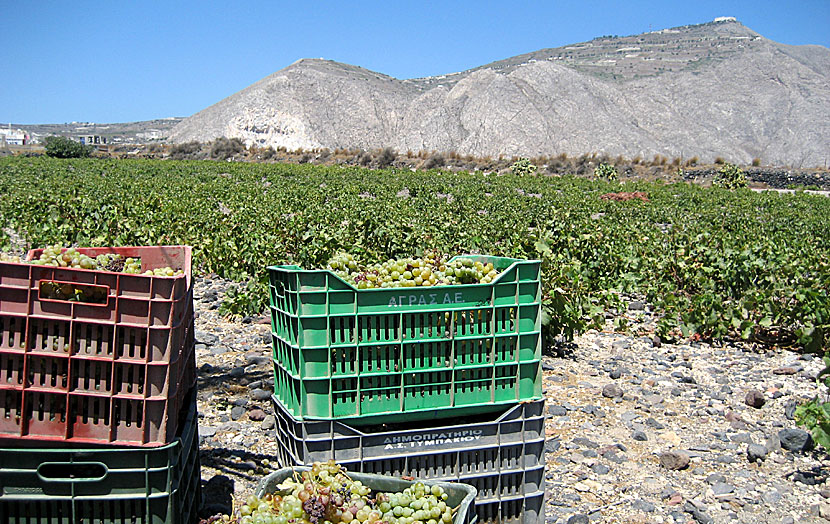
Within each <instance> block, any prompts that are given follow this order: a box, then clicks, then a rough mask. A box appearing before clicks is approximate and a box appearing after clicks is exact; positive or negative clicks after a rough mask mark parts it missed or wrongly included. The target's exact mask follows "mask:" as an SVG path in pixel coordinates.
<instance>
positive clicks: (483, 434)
mask: <svg viewBox="0 0 830 524" xmlns="http://www.w3.org/2000/svg"><path fill="white" fill-rule="evenodd" d="M272 404H273V405H274V412H275V415H276V436H277V442H278V444H279V454H278V457H277V459H278V462H279V464H280V466H282V467H289V466H298V465H308V464H311V463H313V462H322V461H327V460H330V459H334V460H335V461H337V462H338V463H339V464H342V465H343V466H345V467H346V468H347V469H349V470H350V471H355V472H361V473H376V474H382V475H393V476H399V477H400V476H403V477H414V478H420V479H423V480H441V481H456V482H463V483H465V484H470V485H472V486H474V487H475V488H476V489H477V490H478V496H477V497H476V514H477V515H478V520H479V522H493V523H496V522H499V523H520V524H536V523H537V522H542V521H543V520H544V511H543V501H544V491H545V485H544V481H545V463H544V443H545V434H544V428H545V415H544V400H538V401H532V402H527V403H522V404H517V405H515V406H513V407H511V408H509V409H506V410H504V411H501V412H499V413H490V414H484V415H481V416H478V417H467V418H465V419H461V418H458V419H455V424H454V425H446V426H427V425H425V424H424V423H423V422H420V423H417V424H409V425H404V424H386V425H381V426H374V427H365V426H361V427H360V428H354V427H352V426H349V425H347V424H344V423H342V422H338V421H300V420H297V419H295V418H294V417H293V416H292V415H291V414H290V413H288V412H287V411H286V410H285V409H283V408H282V406H281V404H280V403H279V402H276V401H274V402H273V403H272ZM479 507H481V508H482V511H481V512H479V510H478V508H479Z"/></svg>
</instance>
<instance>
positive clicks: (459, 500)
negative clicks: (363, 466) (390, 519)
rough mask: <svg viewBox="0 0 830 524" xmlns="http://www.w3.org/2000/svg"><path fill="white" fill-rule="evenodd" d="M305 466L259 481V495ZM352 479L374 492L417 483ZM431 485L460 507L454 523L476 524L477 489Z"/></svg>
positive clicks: (353, 475)
mask: <svg viewBox="0 0 830 524" xmlns="http://www.w3.org/2000/svg"><path fill="white" fill-rule="evenodd" d="M308 469H309V468H307V467H305V466H294V467H286V468H282V469H280V470H277V471H275V472H273V473H271V474H270V475H268V476H267V477H265V478H263V479H262V480H260V481H259V484H258V485H257V488H256V494H257V496H258V497H262V496H263V495H265V494H266V493H274V492H275V491H276V490H277V486H278V485H279V484H280V483H281V482H282V481H283V480H285V479H287V478H288V477H289V476H291V475H292V474H294V472H295V471H306V470H308ZM349 476H350V477H351V478H352V480H356V481H357V480H359V481H360V482H362V483H363V485H364V486H367V487H368V488H369V489H371V490H372V491H374V492H378V491H383V492H398V491H403V490H405V489H406V488H408V487H410V486H411V485H412V484H414V483H415V481H414V480H411V479H401V478H395V477H394V476H391V475H373V474H369V473H351V474H350V475H349ZM430 485H438V486H441V487H442V488H443V489H444V491H445V492H446V493H447V504H448V505H449V506H451V507H454V508H458V510H457V511H456V513H455V518H454V519H453V524H476V513H475V508H474V506H473V501H474V500H475V498H476V490H475V488H473V487H472V486H470V485H467V484H462V483H452V484H450V483H448V482H431V483H430Z"/></svg>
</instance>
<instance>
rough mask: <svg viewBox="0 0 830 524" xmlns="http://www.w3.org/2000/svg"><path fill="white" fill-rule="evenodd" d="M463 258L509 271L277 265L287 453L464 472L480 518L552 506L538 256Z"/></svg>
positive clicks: (298, 458)
mask: <svg viewBox="0 0 830 524" xmlns="http://www.w3.org/2000/svg"><path fill="white" fill-rule="evenodd" d="M464 258H471V259H473V260H474V261H481V262H482V263H484V264H486V263H488V262H491V263H493V265H494V266H495V268H496V269H497V270H499V272H500V274H499V276H498V277H497V278H496V279H495V280H494V281H493V282H492V283H491V284H476V285H463V286H440V287H434V288H433V287H417V288H390V289H372V290H360V291H358V290H356V289H355V288H354V287H352V286H351V285H349V284H348V283H346V282H345V281H343V280H342V279H340V278H339V277H338V276H336V275H335V274H334V273H332V272H330V271H327V270H320V271H304V270H302V269H300V268H299V267H296V266H272V267H269V268H268V269H269V277H270V305H271V308H270V309H271V321H272V341H273V361H274V395H273V404H274V409H275V415H276V418H277V429H276V431H277V437H278V441H279V444H280V450H281V452H280V457H279V458H280V461H281V465H283V466H293V465H302V464H309V463H311V462H314V461H318V460H328V459H335V460H337V461H338V462H340V463H342V464H344V465H346V466H347V467H349V468H350V469H353V470H357V471H361V472H366V473H383V474H395V475H401V476H411V477H420V478H423V479H432V480H455V481H462V482H464V483H467V484H472V485H473V486H476V487H477V488H478V490H479V496H478V498H477V499H476V513H477V515H478V519H479V521H483V522H490V521H492V522H497V521H498V522H521V523H525V524H531V523H535V522H540V521H541V520H543V519H544V514H543V511H542V508H543V501H544V484H543V479H544V463H543V461H542V457H543V455H542V450H543V445H544V416H543V406H544V400H543V399H542V391H541V367H540V361H541V331H540V328H541V312H540V300H541V290H540V281H539V262H538V261H525V260H516V259H509V258H502V257H486V256H476V255H468V256H465V257H464Z"/></svg>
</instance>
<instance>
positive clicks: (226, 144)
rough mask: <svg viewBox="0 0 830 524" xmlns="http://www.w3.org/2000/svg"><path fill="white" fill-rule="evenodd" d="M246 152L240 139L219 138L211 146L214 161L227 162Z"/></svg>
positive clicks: (211, 156) (211, 155)
mask: <svg viewBox="0 0 830 524" xmlns="http://www.w3.org/2000/svg"><path fill="white" fill-rule="evenodd" d="M243 151H245V144H243V143H242V140H240V139H238V138H225V137H223V136H222V137H219V138H217V139H216V140H214V141H213V144H211V146H210V158H212V159H214V160H227V159H228V158H231V157H233V156H238V155H240V154H241V153H242V152H243Z"/></svg>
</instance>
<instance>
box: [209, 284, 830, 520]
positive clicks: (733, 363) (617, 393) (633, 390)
mask: <svg viewBox="0 0 830 524" xmlns="http://www.w3.org/2000/svg"><path fill="white" fill-rule="evenodd" d="M227 286H228V284H227V282H225V281H222V280H220V279H211V278H205V279H197V281H196V287H195V296H194V300H195V306H196V308H195V310H196V327H197V332H196V338H197V341H198V344H197V346H196V358H197V366H199V381H198V386H199V396H198V408H199V435H200V446H201V448H200V456H201V462H202V479H203V495H204V499H205V503H204V505H203V508H202V512H201V514H202V516H208V515H211V514H214V513H217V512H227V511H229V510H230V505H231V494H233V497H234V498H236V499H237V500H240V499H242V498H244V497H245V496H247V495H248V494H250V493H252V492H253V490H254V488H255V486H256V483H257V481H258V480H259V479H260V478H261V477H262V476H263V475H265V474H267V473H268V472H270V471H271V470H272V469H273V467H274V466H272V465H273V464H274V463H275V462H276V461H275V454H276V444H275V442H274V431H273V426H274V417H273V415H272V414H271V406H270V400H269V395H270V392H271V391H272V387H273V378H272V374H271V368H270V360H269V359H270V343H269V338H268V333H269V331H270V322H269V320H268V319H267V318H245V319H242V320H241V321H227V320H226V319H223V318H222V317H221V316H220V315H219V314H218V313H217V307H218V305H219V304H220V303H221V300H222V297H223V295H224V292H225V290H226V289H227ZM626 317H628V318H629V319H630V323H631V326H632V327H631V330H630V334H619V333H613V332H611V329H610V322H611V319H609V329H608V330H604V331H602V332H597V331H591V332H588V333H586V334H584V335H582V336H580V337H578V338H577V339H576V340H575V341H574V344H573V345H571V346H570V347H569V348H568V350H567V351H566V352H565V354H564V355H559V356H545V357H544V360H543V369H544V379H543V380H544V384H543V387H544V391H545V396H546V399H547V404H546V412H547V414H548V418H547V420H546V427H545V431H546V439H547V440H546V444H545V452H546V453H545V454H546V463H547V469H546V491H547V494H546V522H547V523H550V524H553V523H562V524H565V523H567V524H576V523H587V522H625V523H652V522H654V523H694V522H699V523H716V522H740V523H775V524H782V523H812V522H817V523H818V522H825V521H826V520H830V501H829V500H827V499H828V497H830V486H828V485H827V483H826V479H827V476H828V472H830V461H828V459H827V455H826V454H825V452H824V451H816V450H814V449H812V448H811V440H810V439H809V435H808V434H807V433H806V432H804V431H802V430H801V429H799V428H797V427H796V426H795V423H794V421H793V420H792V416H793V410H794V408H795V405H796V403H797V402H800V401H802V400H804V399H809V398H812V397H813V396H815V395H816V394H817V393H819V390H818V388H817V387H816V384H815V376H816V374H817V373H818V372H819V371H820V370H821V369H822V367H823V366H822V363H821V359H820V358H818V357H813V356H806V355H805V356H802V355H800V354H798V353H794V352H790V351H779V350H775V351H769V350H765V349H763V348H756V347H753V346H752V345H749V344H725V345H722V346H719V345H710V344H705V343H698V342H694V343H690V342H688V341H687V342H684V343H678V344H667V343H661V342H660V341H659V340H655V338H654V336H653V327H654V318H653V316H652V313H651V311H650V308H649V306H648V305H647V304H643V303H642V302H639V301H636V300H632V301H631V302H630V304H629V310H628V311H627V312H626Z"/></svg>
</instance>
